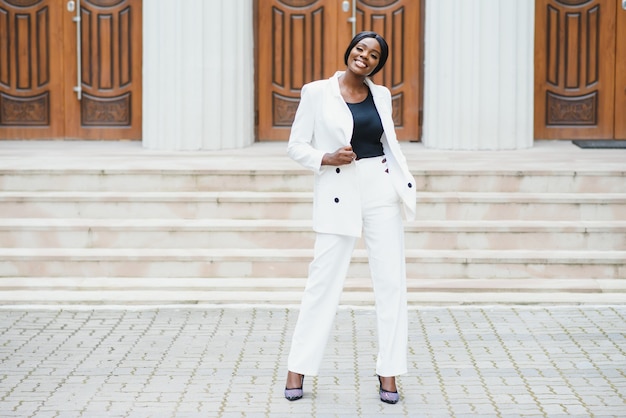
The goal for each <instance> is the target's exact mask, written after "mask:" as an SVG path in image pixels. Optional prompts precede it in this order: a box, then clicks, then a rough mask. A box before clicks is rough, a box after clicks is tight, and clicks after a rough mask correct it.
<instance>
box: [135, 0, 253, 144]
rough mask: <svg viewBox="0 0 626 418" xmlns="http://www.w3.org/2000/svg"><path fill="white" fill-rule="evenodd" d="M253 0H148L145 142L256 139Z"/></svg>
mask: <svg viewBox="0 0 626 418" xmlns="http://www.w3.org/2000/svg"><path fill="white" fill-rule="evenodd" d="M253 27H254V26H253V7H252V0H236V1H232V0H231V1H221V0H185V1H172V0H150V1H146V2H144V3H143V51H144V55H143V91H144V94H143V121H142V123H143V146H144V147H146V148H150V149H161V150H219V149H228V148H243V147H246V146H249V145H251V144H252V143H253V142H254V39H253Z"/></svg>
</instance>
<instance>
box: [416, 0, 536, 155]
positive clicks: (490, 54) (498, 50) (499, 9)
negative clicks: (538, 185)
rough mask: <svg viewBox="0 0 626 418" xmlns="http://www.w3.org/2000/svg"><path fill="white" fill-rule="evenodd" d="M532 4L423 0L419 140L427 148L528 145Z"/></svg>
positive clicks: (528, 1) (529, 0) (530, 0)
mask: <svg viewBox="0 0 626 418" xmlns="http://www.w3.org/2000/svg"><path fill="white" fill-rule="evenodd" d="M534 3H535V2H534V0H516V1H512V0H506V1H501V0H429V1H427V3H426V34H425V42H426V48H425V63H424V65H425V79H424V84H425V86H424V127H423V139H422V141H423V142H424V144H425V145H426V146H427V147H428V148H436V149H451V150H477V149H484V150H490V149H493V150H499V149H519V148H528V147H531V146H532V144H533V102H534V96H533V94H534V93H533V91H534V89H533V82H534V81H533V72H534V58H533V57H534V52H533V51H534V47H533V45H534Z"/></svg>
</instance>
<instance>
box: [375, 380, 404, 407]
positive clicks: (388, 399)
mask: <svg viewBox="0 0 626 418" xmlns="http://www.w3.org/2000/svg"><path fill="white" fill-rule="evenodd" d="M378 384H379V389H378V396H380V400H381V401H383V402H385V403H388V404H392V405H393V404H396V403H398V401H399V400H400V395H399V394H398V391H395V392H390V391H388V390H385V389H383V381H382V379H381V378H380V376H378Z"/></svg>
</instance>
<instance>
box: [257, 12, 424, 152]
mask: <svg viewBox="0 0 626 418" xmlns="http://www.w3.org/2000/svg"><path fill="white" fill-rule="evenodd" d="M260 1H263V0H254V1H253V33H254V66H255V71H254V134H255V142H259V141H267V139H260V138H259V132H258V126H259V110H258V109H259V94H260V92H259V86H260V80H259V71H256V68H257V66H258V65H259V49H260V48H259V38H260V34H259V2H260ZM412 1H416V0H412ZM418 1H420V4H419V12H418V13H419V19H420V22H419V29H418V31H417V32H418V36H419V39H418V42H419V46H418V54H417V59H418V60H419V62H418V63H417V68H418V69H419V77H418V78H417V80H416V82H417V86H416V88H417V89H418V93H417V101H418V109H417V112H415V113H416V116H415V117H416V118H417V121H416V123H417V138H416V139H411V141H412V142H419V141H421V138H422V132H423V119H424V118H423V114H424V111H423V109H424V57H425V53H424V47H425V41H424V34H425V21H426V1H427V0H418ZM340 10H341V2H339V1H337V11H338V15H339V16H340V14H339V11H340ZM337 43H338V44H339V39H338V40H337ZM341 46H342V47H343V43H342V44H341ZM341 64H342V65H343V61H341ZM340 69H341V65H340V66H338V67H337V70H340ZM333 73H334V71H333ZM331 75H332V74H329V75H328V76H329V77H330V76H331ZM377 76H379V75H377Z"/></svg>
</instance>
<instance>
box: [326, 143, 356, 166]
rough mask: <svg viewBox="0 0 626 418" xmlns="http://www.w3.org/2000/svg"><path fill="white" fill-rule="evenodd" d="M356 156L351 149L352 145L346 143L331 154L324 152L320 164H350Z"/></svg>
mask: <svg viewBox="0 0 626 418" xmlns="http://www.w3.org/2000/svg"><path fill="white" fill-rule="evenodd" d="M355 158H356V154H355V153H354V152H353V151H352V146H350V145H347V146H345V147H342V148H339V149H338V150H337V151H335V152H333V153H332V154H324V157H323V158H322V165H345V164H350V163H351V162H352V161H354V159H355Z"/></svg>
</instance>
